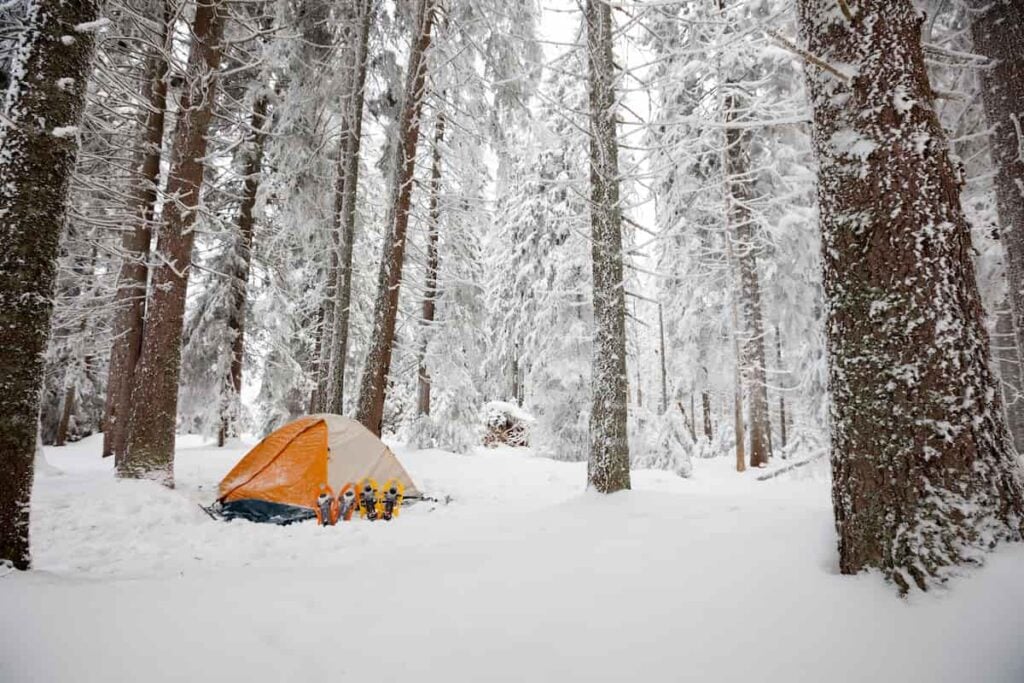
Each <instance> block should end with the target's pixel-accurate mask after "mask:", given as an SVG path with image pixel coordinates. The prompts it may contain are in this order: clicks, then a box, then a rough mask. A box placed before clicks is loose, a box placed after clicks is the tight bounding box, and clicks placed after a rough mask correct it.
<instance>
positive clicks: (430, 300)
mask: <svg viewBox="0 0 1024 683" xmlns="http://www.w3.org/2000/svg"><path fill="white" fill-rule="evenodd" d="M443 141H444V114H443V113H441V112H438V114H437V120H436V121H435V122H434V153H433V159H432V165H431V169H430V219H429V221H428V224H427V230H428V235H427V282H426V286H425V288H424V290H423V326H424V337H423V344H422V346H421V347H420V361H419V382H418V388H419V391H418V395H417V399H418V400H417V412H418V413H419V414H420V415H430V372H429V371H428V370H427V341H428V339H429V334H430V330H431V328H432V327H433V325H434V310H435V307H436V304H437V269H438V267H439V264H438V260H439V258H438V253H437V239H438V234H439V229H440V223H441V204H440V198H441V143H442V142H443Z"/></svg>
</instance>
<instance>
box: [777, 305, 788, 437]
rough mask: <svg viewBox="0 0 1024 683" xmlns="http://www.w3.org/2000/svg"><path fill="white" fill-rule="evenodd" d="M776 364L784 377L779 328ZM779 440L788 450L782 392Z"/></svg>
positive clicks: (784, 403)
mask: <svg viewBox="0 0 1024 683" xmlns="http://www.w3.org/2000/svg"><path fill="white" fill-rule="evenodd" d="M775 362H776V363H777V364H778V366H779V367H778V372H779V376H780V377H782V376H783V373H784V372H785V368H784V367H783V365H782V333H781V332H780V331H779V326H778V325H776V326H775ZM779 439H780V440H781V442H782V448H783V449H785V448H786V396H785V394H783V392H782V391H779ZM783 457H785V456H783Z"/></svg>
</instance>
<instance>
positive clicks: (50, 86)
mask: <svg viewBox="0 0 1024 683" xmlns="http://www.w3.org/2000/svg"><path fill="white" fill-rule="evenodd" d="M98 12H99V9H98V3H97V2H94V1H92V0H75V1H74V2H72V1H70V0H64V1H57V0H45V1H44V0H33V1H32V2H29V3H28V6H27V10H26V22H25V26H26V29H25V30H24V32H23V33H22V35H21V36H20V38H19V40H18V45H17V52H16V54H15V56H14V59H13V62H12V64H11V69H10V71H11V74H12V79H11V83H10V85H9V86H8V88H7V91H6V93H5V96H4V102H3V118H2V119H0V245H2V248H0V349H2V350H3V351H2V352H0V401H2V406H0V562H10V563H12V564H13V565H14V566H15V567H16V568H18V569H28V568H29V565H30V554H29V538H28V536H29V505H30V499H31V495H32V473H33V462H34V460H35V456H36V435H37V433H38V429H39V426H38V419H39V390H40V387H41V385H42V382H43V365H44V358H43V354H44V352H45V350H46V342H47V338H48V336H49V329H50V315H51V313H52V311H53V300H52V297H53V285H54V278H55V275H56V270H57V255H58V254H57V248H58V242H59V240H60V235H61V229H62V226H63V223H64V217H65V211H66V200H67V192H68V185H69V181H70V178H71V175H72V172H73V170H74V166H75V160H76V157H77V155H78V140H77V125H78V123H79V119H80V117H81V115H82V109H83V105H84V102H85V89H86V80H87V78H88V75H89V66H90V62H91V59H92V48H93V37H92V33H91V32H89V31H88V30H84V29H83V30H78V29H76V27H79V26H81V25H83V24H87V23H89V22H93V21H95V20H96V18H97V16H98Z"/></svg>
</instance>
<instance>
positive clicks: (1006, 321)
mask: <svg viewBox="0 0 1024 683" xmlns="http://www.w3.org/2000/svg"><path fill="white" fill-rule="evenodd" d="M995 317H996V326H995V331H994V338H993V339H992V355H993V356H995V359H996V362H997V366H998V368H999V385H1000V386H1001V387H1002V390H1003V391H1002V394H1003V404H1004V405H1005V406H1006V422H1007V425H1008V426H1009V428H1010V435H1011V436H1012V437H1013V444H1014V446H1015V447H1016V449H1017V453H1024V408H1022V405H1021V404H1024V382H1022V379H1024V374H1022V372H1021V371H1022V368H1021V358H1020V352H1019V350H1018V348H1017V337H1016V334H1015V327H1014V324H1013V311H1011V310H1010V303H1009V301H1004V302H1003V303H1002V305H1000V306H999V309H998V310H997V311H996V313H995Z"/></svg>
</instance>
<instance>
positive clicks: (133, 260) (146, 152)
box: [103, 0, 173, 460]
mask: <svg viewBox="0 0 1024 683" xmlns="http://www.w3.org/2000/svg"><path fill="white" fill-rule="evenodd" d="M154 4H159V5H162V7H161V8H160V11H158V12H157V16H158V18H159V20H160V21H161V31H160V35H159V43H158V44H157V45H156V46H154V47H152V48H151V51H152V52H151V54H150V55H149V59H148V65H147V69H146V80H145V87H146V93H145V94H146V107H145V109H143V112H142V116H143V117H144V121H145V123H144V128H143V137H142V140H141V144H140V145H139V152H138V155H139V157H140V159H139V162H138V166H139V171H138V178H137V179H136V187H135V190H134V193H133V202H132V203H133V204H134V206H133V207H132V209H133V210H134V217H133V218H134V221H133V222H134V225H132V226H131V228H130V229H128V230H125V232H124V235H123V237H122V238H121V249H122V258H123V261H122V263H121V267H120V274H119V276H118V283H117V300H116V302H115V313H114V316H113V325H112V329H111V340H112V341H111V348H110V365H109V368H108V370H107V398H106V407H105V411H104V418H103V425H104V428H103V455H104V457H106V456H110V455H114V456H115V460H117V459H118V458H120V456H121V455H123V454H124V447H125V442H126V440H127V436H128V417H129V413H130V407H131V393H132V384H133V379H134V376H135V366H136V363H137V362H138V359H139V352H140V350H141V347H142V329H143V317H144V315H145V310H146V280H147V278H148V275H149V267H148V261H149V249H150V242H151V240H152V224H153V219H154V214H155V211H156V202H157V190H158V185H159V182H160V162H161V160H162V158H163V140H164V126H165V123H164V122H165V119H166V114H167V86H168V82H167V81H168V70H169V67H168V61H167V59H168V58H167V53H168V52H169V51H170V41H171V38H172V33H173V27H172V25H171V24H172V17H173V6H172V2H171V1H170V0H161V1H160V2H159V3H154Z"/></svg>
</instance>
